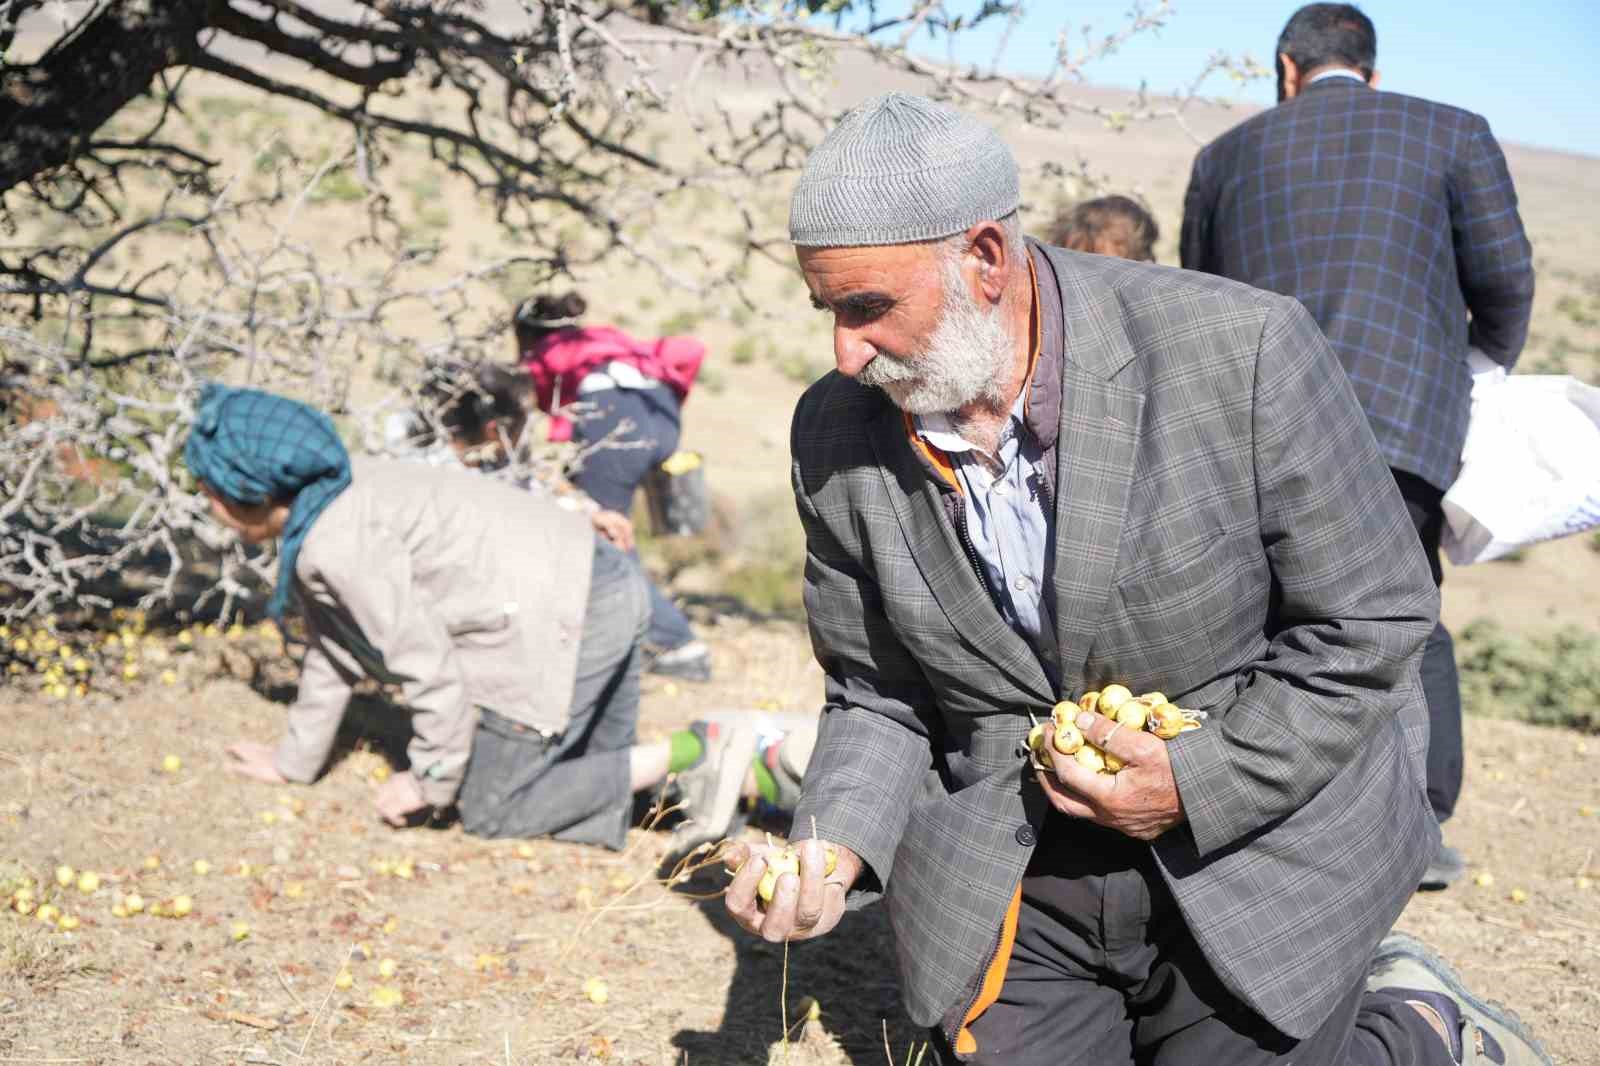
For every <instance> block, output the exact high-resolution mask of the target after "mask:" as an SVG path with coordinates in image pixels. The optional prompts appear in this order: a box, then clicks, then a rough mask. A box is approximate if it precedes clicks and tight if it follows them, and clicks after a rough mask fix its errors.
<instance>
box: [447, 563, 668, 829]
mask: <svg viewBox="0 0 1600 1066" xmlns="http://www.w3.org/2000/svg"><path fill="white" fill-rule="evenodd" d="M648 618H649V600H648V596H647V593H646V590H645V580H644V577H643V576H642V575H641V574H640V573H639V569H638V567H637V566H635V565H634V563H633V561H632V560H630V559H629V558H628V557H627V556H625V555H624V554H623V553H622V552H620V551H618V550H617V549H616V548H613V547H612V546H611V545H610V544H607V543H606V542H604V541H600V540H596V542H595V558H594V570H593V576H592V577H591V578H590V583H589V605H588V608H587V610H586V611H585V613H584V620H583V636H582V637H581V638H580V643H579V646H578V676H577V678H576V679H575V681H574V683H573V691H572V711H571V717H570V718H569V719H568V721H567V728H566V730H565V731H563V732H562V733H561V735H560V736H555V737H546V736H544V735H542V734H540V733H538V732H536V731H534V730H531V729H529V728H527V727H526V726H523V725H520V724H518V723H516V722H513V721H512V720H511V719H509V718H506V717H505V716H504V715H501V714H496V713H495V712H494V711H493V710H489V709H483V710H480V712H479V715H478V730H477V732H476V733H475V734H474V736H473V738H472V755H471V758H470V759H469V761H468V762H467V773H466V778H465V779H464V780H463V781H462V784H461V794H460V797H459V799H458V806H459V807H460V809H461V827H462V828H463V829H465V830H466V831H467V832H469V833H472V834H474V835H476V836H482V837H523V838H530V837H542V836H554V837H555V838H556V839H557V840H565V841H569V842H571V843H575V844H600V845H603V846H605V847H608V848H612V849H616V850H620V849H621V848H622V846H623V845H624V844H625V843H627V836H628V821H629V818H630V817H631V816H632V814H633V788H632V784H631V782H630V778H629V762H630V760H631V758H632V754H631V750H630V749H631V748H632V747H633V744H634V741H635V739H636V736H637V733H638V725H639V670H640V655H639V645H640V642H641V641H642V640H643V638H644V630H645V625H646V621H647V619H648Z"/></svg>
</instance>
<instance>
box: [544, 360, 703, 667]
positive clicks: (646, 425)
mask: <svg viewBox="0 0 1600 1066" xmlns="http://www.w3.org/2000/svg"><path fill="white" fill-rule="evenodd" d="M583 402H584V403H586V404H589V405H591V406H592V407H593V408H594V413H593V414H591V415H590V416H589V417H587V418H583V419H580V420H579V421H577V422H576V423H574V425H573V431H572V439H573V440H574V441H575V442H577V444H578V445H579V446H580V447H583V448H593V449H594V450H592V451H588V452H587V453H586V454H585V455H584V456H583V458H582V460H581V461H580V463H579V465H578V466H577V467H576V468H575V469H574V470H573V471H572V472H571V475H570V476H571V478H572V483H573V484H574V485H577V486H578V488H580V489H582V490H583V491H584V492H586V493H588V494H589V496H590V498H592V499H593V500H594V501H595V502H596V503H598V504H599V505H600V506H601V507H604V508H605V509H606V510H608V511H618V512H621V513H622V514H631V513H632V512H633V498H634V495H635V494H636V493H637V492H638V489H639V484H640V483H641V482H642V481H644V478H645V475H646V474H648V473H649V472H650V471H651V470H653V469H654V468H655V467H657V466H659V465H660V464H661V463H662V462H663V461H664V460H666V459H667V458H668V457H669V456H671V455H672V453H673V452H675V451H677V450H678V435H679V428H680V423H679V416H678V397H677V395H676V394H674V393H673V391H672V390H671V389H669V388H667V387H666V386H665V385H658V386H656V387H655V388H652V389H607V390H606V391H604V392H596V393H590V394H589V395H587V396H584V397H583ZM600 442H605V443H604V444H601V443H600ZM597 444H599V445H600V446H599V447H595V445H597ZM607 445H621V447H609V446H607ZM693 639H694V631H693V630H692V629H690V628H689V619H688V618H686V617H684V614H683V612H682V611H680V610H679V609H678V607H677V605H676V604H674V603H673V602H672V601H671V600H669V599H667V597H666V595H665V594H663V593H662V591H661V590H660V589H659V588H657V587H656V585H655V582H651V583H650V631H649V633H648V634H646V636H645V641H646V643H648V644H649V645H650V646H651V647H652V648H654V649H656V650H657V651H671V650H672V649H673V648H680V647H682V646H683V645H685V644H687V643H689V642H690V641H692V640H693Z"/></svg>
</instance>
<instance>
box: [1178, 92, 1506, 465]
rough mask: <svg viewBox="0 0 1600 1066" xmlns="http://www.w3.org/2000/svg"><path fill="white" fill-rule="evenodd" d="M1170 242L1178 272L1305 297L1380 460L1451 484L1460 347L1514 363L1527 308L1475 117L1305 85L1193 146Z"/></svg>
mask: <svg viewBox="0 0 1600 1066" xmlns="http://www.w3.org/2000/svg"><path fill="white" fill-rule="evenodd" d="M1180 247H1181V254H1182V257H1183V265H1184V266H1185V267H1187V268H1189V269H1190V270H1203V271H1205V272H1207V273H1210V274H1219V275H1221V276H1223V277H1227V278H1232V279H1234V280H1235V281H1243V282H1246V283H1247V284H1250V285H1254V286H1256V287H1257V288H1261V289H1268V290H1270V291H1272V292H1277V293H1282V294H1284V295H1286V296H1293V297H1295V298H1296V299H1298V300H1299V301H1300V302H1301V303H1302V304H1304V305H1305V307H1306V310H1308V311H1310V312H1311V316H1312V317H1313V318H1314V319H1316V321H1317V324H1318V325H1319V326H1321V327H1322V332H1323V333H1324V334H1326V335H1327V337H1328V340H1329V341H1330V342H1332V344H1333V349H1334V351H1335V352H1336V353H1337V354H1338V356H1339V360H1340V362H1342V363H1343V364H1344V367H1345V369H1346V370H1347V371H1348V372H1349V375H1350V382H1351V384H1352V385H1353V386H1354V387H1355V392H1356V397H1357V399H1358V400H1360V402H1361V406H1362V408H1363V409H1364V410H1365V411H1366V413H1367V418H1368V420H1369V421H1370V422H1371V424H1372V430H1373V433H1374V434H1375V435H1376V436H1377V438H1378V448H1379V451H1380V452H1381V453H1382V455H1383V457H1384V458H1385V459H1386V460H1387V461H1388V463H1389V465H1390V466H1391V467H1395V468H1398V469H1400V470H1405V471H1408V472H1409V473H1412V474H1416V475H1417V476H1419V477H1421V478H1423V479H1424V480H1426V481H1427V482H1429V483H1430V484H1432V485H1434V486H1436V487H1437V488H1439V489H1441V490H1442V489H1447V488H1449V487H1450V484H1451V482H1452V481H1454V480H1455V477H1456V473H1457V468H1458V466H1459V464H1460V459H1461V446H1462V443H1463V441H1465V439H1466V434H1467V415H1468V411H1469V407H1470V399H1471V393H1472V379H1471V376H1470V374H1469V373H1468V371H1467V364H1466V356H1467V348H1468V346H1469V345H1471V346H1473V347H1476V348H1479V349H1481V350H1482V351H1483V352H1484V353H1485V354H1486V355H1488V356H1489V357H1490V358H1491V359H1494V360H1495V361H1496V362H1498V363H1500V364H1502V365H1504V366H1506V367H1508V368H1509V367H1510V366H1512V365H1513V364H1514V363H1515V362H1516V359H1517V356H1518V354H1519V353H1520V352H1521V351H1522V343H1523V340H1524V339H1525V338H1526V336H1527V333H1528V320H1529V317H1530V315H1531V313H1532V309H1533V260H1532V253H1531V250H1530V248H1529V246H1528V240H1527V237H1526V236H1524V234H1523V230H1522V220H1521V218H1520V217H1519V216H1518V214H1517V194H1516V190H1515V189H1514V188H1513V187H1512V184H1511V175H1510V174H1509V173H1508V172H1507V170H1506V162H1505V157H1504V156H1503V155H1502V154H1501V152H1500V146H1499V145H1498V144H1497V143H1496V142H1495V139H1494V136H1493V135H1492V134H1491V133H1490V132H1489V125H1488V123H1487V122H1485V121H1484V120H1483V118H1482V117H1481V116H1479V115H1474V114H1472V113H1471V112H1468V111H1462V110H1460V109H1458V108H1454V107H1447V106H1445V105H1443V104H1436V103H1431V102H1429V101H1427V100H1418V99H1416V98H1414V97H1410V96H1401V95H1400V94H1398V93H1386V92H1378V91H1377V90H1375V89H1372V88H1369V87H1368V86H1367V85H1365V84H1364V83H1362V82H1358V81H1355V80H1354V79H1350V78H1330V79H1327V80H1325V81H1319V82H1316V83H1314V84H1312V85H1310V86H1308V87H1307V88H1306V90H1305V91H1304V92H1303V93H1301V94H1300V95H1299V96H1296V97H1295V98H1294V99H1292V100H1288V101H1285V102H1284V103H1282V104H1279V105H1278V106H1277V107H1275V108H1273V109H1271V110H1270V111H1266V112H1263V113H1262V114H1259V115H1257V116H1255V117H1254V118H1252V119H1250V120H1249V121H1247V122H1244V123H1242V124H1241V125H1239V126H1236V127H1234V128H1233V129H1232V130H1229V131H1228V132H1227V133H1225V134H1223V135H1222V136H1221V137H1219V138H1218V139H1217V140H1216V141H1214V142H1212V143H1211V144H1209V145H1207V146H1206V148H1205V149H1203V150H1202V151H1201V152H1200V154H1199V156H1198V157H1197V158H1196V159H1195V162H1194V172H1193V174H1192V176H1191V178H1190V181H1189V191H1188V194H1187V196H1186V197H1185V199H1184V211H1183V234H1182V239H1181V245H1180Z"/></svg>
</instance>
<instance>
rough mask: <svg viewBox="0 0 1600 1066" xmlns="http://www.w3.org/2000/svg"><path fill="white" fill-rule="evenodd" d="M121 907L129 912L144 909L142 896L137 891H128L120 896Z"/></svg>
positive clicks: (137, 911) (133, 912)
mask: <svg viewBox="0 0 1600 1066" xmlns="http://www.w3.org/2000/svg"><path fill="white" fill-rule="evenodd" d="M122 908H123V910H125V911H127V912H128V913H129V914H138V913H140V912H141V911H143V910H144V897H143V896H141V895H139V893H137V892H129V893H128V894H127V895H126V896H124V897H122Z"/></svg>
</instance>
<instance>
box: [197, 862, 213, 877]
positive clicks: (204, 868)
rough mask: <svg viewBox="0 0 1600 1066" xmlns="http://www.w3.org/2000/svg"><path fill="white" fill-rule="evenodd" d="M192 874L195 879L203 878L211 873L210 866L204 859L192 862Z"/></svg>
mask: <svg viewBox="0 0 1600 1066" xmlns="http://www.w3.org/2000/svg"><path fill="white" fill-rule="evenodd" d="M194 872H195V876H197V877H204V876H205V875H206V874H208V873H210V872H211V864H210V863H209V862H207V861H206V860H204V859H196V860H195V861H194Z"/></svg>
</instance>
